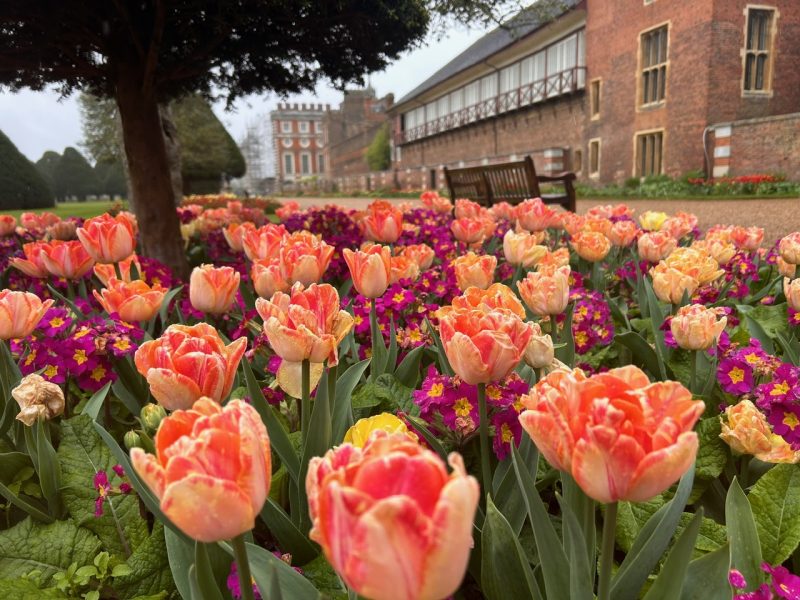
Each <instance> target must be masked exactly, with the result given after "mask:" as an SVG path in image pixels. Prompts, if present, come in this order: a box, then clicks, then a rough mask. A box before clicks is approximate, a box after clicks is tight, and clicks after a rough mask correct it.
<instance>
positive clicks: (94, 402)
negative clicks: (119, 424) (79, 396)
mask: <svg viewBox="0 0 800 600" xmlns="http://www.w3.org/2000/svg"><path fill="white" fill-rule="evenodd" d="M110 389H111V382H110V381H109V382H108V383H106V384H105V385H104V386H103V387H101V388H100V389H99V390H97V391H96V392H95V393H94V394H93V395H92V397H91V398H89V401H88V402H87V403H86V405H85V406H84V407H83V411H82V412H83V414H85V415H89V416H90V417H92V419H94V420H95V421H96V420H97V417H98V416H99V415H100V409H101V408H102V407H103V402H105V399H106V396H108V391H109V390H110Z"/></svg>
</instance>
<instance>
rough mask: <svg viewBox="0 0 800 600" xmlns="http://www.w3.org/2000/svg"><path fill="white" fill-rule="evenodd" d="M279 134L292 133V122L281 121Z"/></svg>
mask: <svg viewBox="0 0 800 600" xmlns="http://www.w3.org/2000/svg"><path fill="white" fill-rule="evenodd" d="M281 132H282V133H292V122H291V121H281Z"/></svg>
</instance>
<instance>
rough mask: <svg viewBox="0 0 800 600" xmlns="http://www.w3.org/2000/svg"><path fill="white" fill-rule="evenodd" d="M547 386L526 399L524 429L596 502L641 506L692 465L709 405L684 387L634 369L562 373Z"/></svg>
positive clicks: (523, 414)
mask: <svg viewBox="0 0 800 600" xmlns="http://www.w3.org/2000/svg"><path fill="white" fill-rule="evenodd" d="M546 380H547V381H543V382H540V383H541V385H540V384H537V385H536V386H535V387H534V389H533V390H532V391H531V392H530V393H529V394H528V395H527V396H523V399H522V403H523V405H524V406H525V407H526V408H527V409H528V410H525V411H523V412H522V414H521V415H520V423H521V425H522V427H523V428H524V429H525V431H527V432H528V434H529V435H530V436H531V438H532V439H533V441H534V443H535V444H536V446H537V448H539V449H540V450H541V452H542V454H543V455H544V456H545V458H546V459H547V460H548V462H550V463H551V464H552V465H553V466H554V467H556V468H557V469H560V470H562V471H567V472H570V473H571V474H572V476H573V478H574V479H575V481H576V482H577V484H578V485H579V486H580V487H581V489H582V490H583V491H584V492H585V493H586V494H587V495H588V496H590V497H591V498H594V499H595V500H597V501H599V502H604V503H609V502H616V501H618V500H627V501H630V502H644V501H646V500H649V499H651V498H652V497H654V496H656V495H658V494H660V493H661V492H663V491H664V490H666V489H667V488H668V487H669V486H671V485H672V484H673V483H675V482H676V481H677V480H678V479H680V477H681V476H682V475H683V474H684V473H685V472H686V471H687V470H688V469H689V467H691V465H692V463H694V461H695V458H696V456H697V447H698V440H697V434H696V433H694V432H693V431H692V428H693V427H694V424H695V423H696V422H697V419H698V418H699V417H700V415H701V414H702V413H703V410H704V409H705V405H704V404H703V403H702V402H701V401H694V400H693V399H692V394H691V393H690V392H689V390H687V389H686V388H685V387H683V386H682V385H681V384H680V383H677V382H675V381H664V382H658V383H650V381H649V380H648V379H647V376H646V375H645V374H644V372H642V371H641V370H640V369H638V368H637V367H634V366H631V365H629V366H626V367H622V368H619V369H612V370H610V371H608V372H605V373H600V374H598V375H594V376H593V377H590V378H588V379H585V380H581V378H580V377H576V376H575V375H574V374H569V373H561V372H558V373H557V374H551V375H549V376H548V377H547V378H546Z"/></svg>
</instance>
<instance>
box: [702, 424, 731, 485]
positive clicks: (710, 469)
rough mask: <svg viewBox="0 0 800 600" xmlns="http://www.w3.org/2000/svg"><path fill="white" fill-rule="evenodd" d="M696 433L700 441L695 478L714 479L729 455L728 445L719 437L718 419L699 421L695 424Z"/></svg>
mask: <svg viewBox="0 0 800 600" xmlns="http://www.w3.org/2000/svg"><path fill="white" fill-rule="evenodd" d="M696 431H697V437H698V438H699V441H700V448H699V449H698V450H697V463H696V464H695V469H696V471H697V477H701V478H703V479H716V478H717V477H719V475H720V473H722V469H724V468H725V464H726V463H727V462H728V456H729V455H730V450H728V445H727V444H726V443H725V442H724V441H722V439H721V438H720V437H719V434H720V432H721V431H722V428H721V425H720V422H719V417H716V416H715V417H709V418H707V419H701V421H700V422H699V423H698V424H697V429H696Z"/></svg>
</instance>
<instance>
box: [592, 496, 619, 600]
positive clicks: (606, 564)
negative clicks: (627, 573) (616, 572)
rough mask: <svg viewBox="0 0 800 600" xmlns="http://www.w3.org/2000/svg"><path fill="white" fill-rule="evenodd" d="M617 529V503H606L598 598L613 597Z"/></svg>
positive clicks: (606, 599)
mask: <svg viewBox="0 0 800 600" xmlns="http://www.w3.org/2000/svg"><path fill="white" fill-rule="evenodd" d="M616 530H617V503H616V502H611V503H610V504H606V513H605V516H604V517H603V546H602V548H601V551H600V580H599V582H598V584H597V600H609V599H610V598H611V570H612V568H613V566H614V537H615V534H616Z"/></svg>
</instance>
